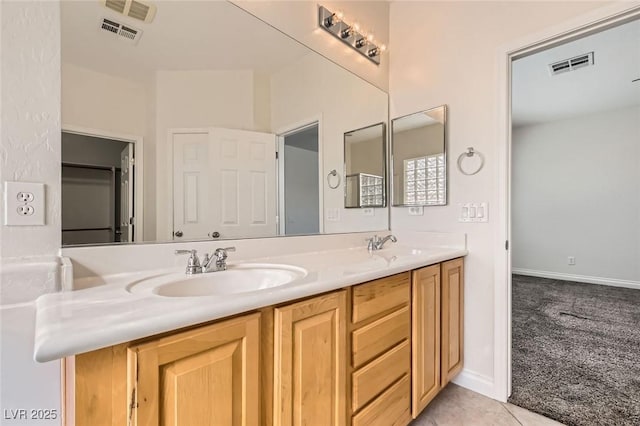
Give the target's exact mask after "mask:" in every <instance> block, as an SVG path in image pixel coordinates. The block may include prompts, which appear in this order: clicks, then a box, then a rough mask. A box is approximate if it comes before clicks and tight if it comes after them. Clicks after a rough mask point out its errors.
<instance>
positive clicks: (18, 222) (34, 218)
mask: <svg viewBox="0 0 640 426" xmlns="http://www.w3.org/2000/svg"><path fill="white" fill-rule="evenodd" d="M4 211H5V217H4V224H5V225H6V226H43V225H44V224H45V198H44V184H43V183H31V182H5V183H4Z"/></svg>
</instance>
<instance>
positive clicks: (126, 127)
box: [62, 63, 148, 136]
mask: <svg viewBox="0 0 640 426" xmlns="http://www.w3.org/2000/svg"><path fill="white" fill-rule="evenodd" d="M147 96H148V94H147V91H146V90H145V87H144V85H142V84H140V83H137V82H135V81H133V80H128V79H124V78H120V77H115V76H112V75H108V74H104V73H100V72H96V71H93V70H90V69H88V68H84V67H80V66H77V65H74V64H70V63H63V64H62V122H63V123H64V124H65V125H66V124H71V125H74V126H81V127H88V128H91V129H100V130H104V131H107V132H113V133H123V134H127V135H136V136H144V134H145V133H146V128H145V124H146V108H147V104H146V98H147Z"/></svg>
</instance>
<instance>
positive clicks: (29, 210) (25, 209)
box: [18, 204, 35, 216]
mask: <svg viewBox="0 0 640 426" xmlns="http://www.w3.org/2000/svg"><path fill="white" fill-rule="evenodd" d="M34 211H35V210H34V209H33V206H30V205H27V204H25V205H23V206H19V207H18V214H19V215H20V216H31V215H32V214H33V212H34Z"/></svg>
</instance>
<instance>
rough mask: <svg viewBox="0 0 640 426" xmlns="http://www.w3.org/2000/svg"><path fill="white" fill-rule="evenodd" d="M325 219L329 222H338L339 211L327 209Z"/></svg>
mask: <svg viewBox="0 0 640 426" xmlns="http://www.w3.org/2000/svg"><path fill="white" fill-rule="evenodd" d="M325 215H326V219H327V221H329V222H339V221H340V209H336V208H329V209H326V210H325Z"/></svg>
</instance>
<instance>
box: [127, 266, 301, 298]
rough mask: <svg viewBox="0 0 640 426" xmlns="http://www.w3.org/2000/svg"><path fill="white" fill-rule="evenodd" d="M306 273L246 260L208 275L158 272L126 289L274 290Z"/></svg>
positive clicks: (194, 293) (193, 292)
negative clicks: (158, 273)
mask: <svg viewBox="0 0 640 426" xmlns="http://www.w3.org/2000/svg"><path fill="white" fill-rule="evenodd" d="M306 275H307V271H306V270H305V269H302V268H298V267H296V266H290V265H280V264H260V263H246V264H238V265H229V266H228V269H227V270H226V271H219V272H209V273H205V274H197V275H186V274H184V273H173V274H164V275H158V276H155V277H151V278H147V279H144V280H140V281H137V282H135V283H133V284H131V285H129V286H128V287H127V290H128V291H129V292H131V293H138V294H139V293H152V294H156V295H158V296H165V297H201V296H222V295H229V294H237V293H250V292H255V291H261V290H267V289H272V288H275V287H279V286H282V285H285V284H288V283H290V282H292V281H295V280H297V279H300V278H304V277H305V276H306Z"/></svg>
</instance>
